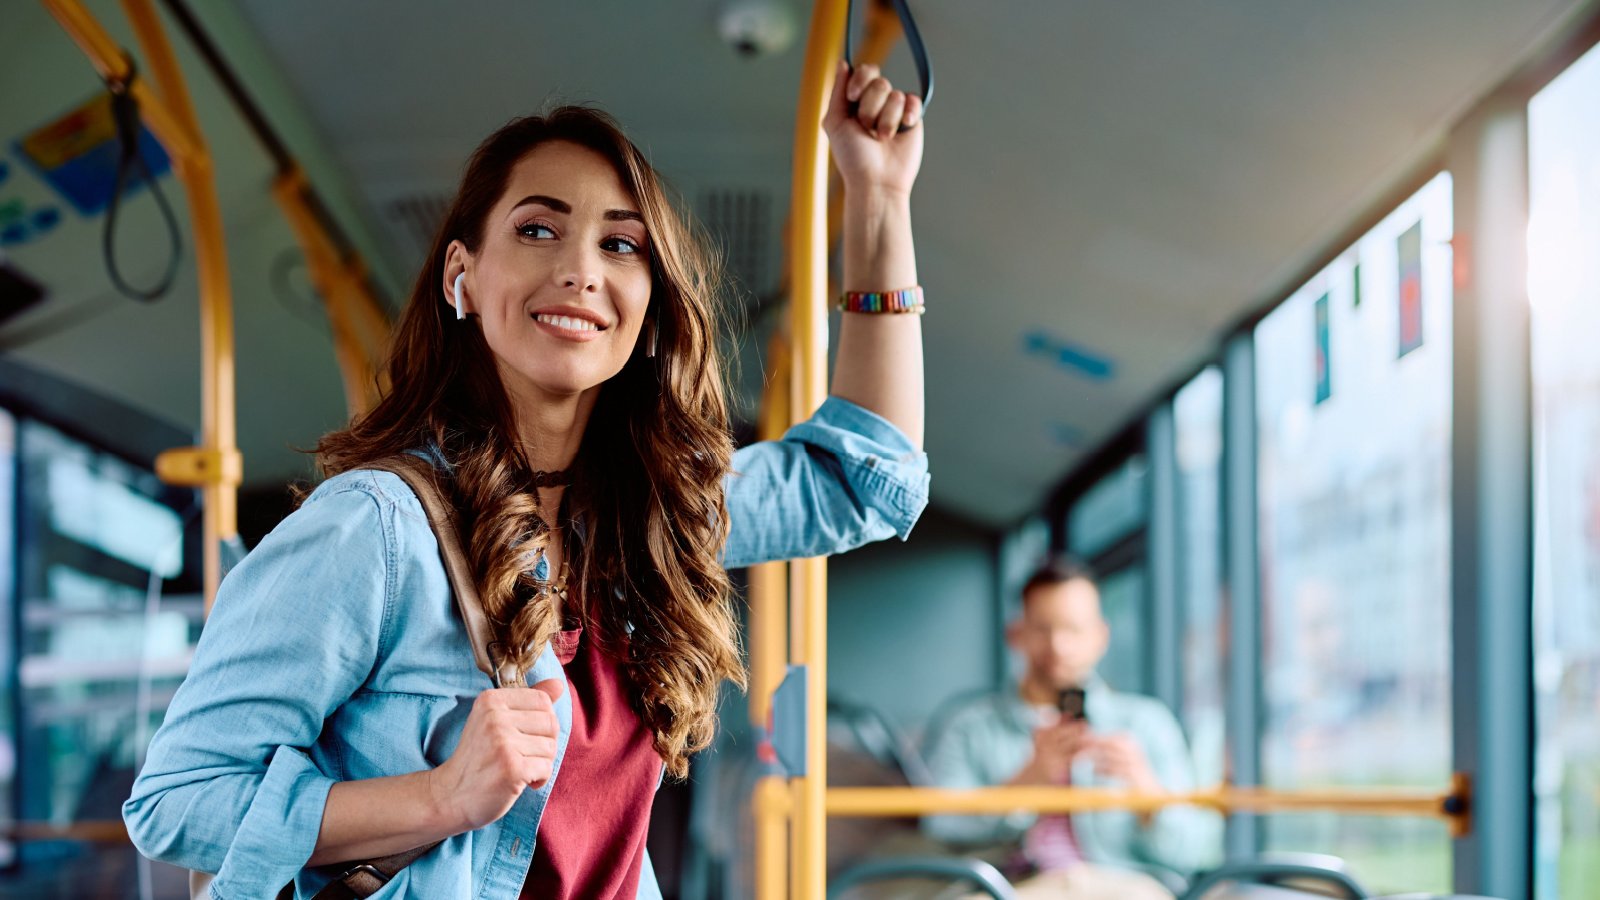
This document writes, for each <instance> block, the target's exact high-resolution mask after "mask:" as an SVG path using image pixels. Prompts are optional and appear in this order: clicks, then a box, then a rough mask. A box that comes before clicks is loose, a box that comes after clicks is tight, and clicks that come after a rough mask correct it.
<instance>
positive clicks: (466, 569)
mask: <svg viewBox="0 0 1600 900" xmlns="http://www.w3.org/2000/svg"><path fill="white" fill-rule="evenodd" d="M362 468H364V469H378V470H380V471H384V472H392V473H393V474H395V475H398V476H400V479H401V480H402V481H404V482H405V483H406V486H407V487H409V488H411V492H412V493H414V494H416V495H417V500H419V501H420V502H421V503H422V509H423V511H424V512H426V513H427V514H428V525H429V526H430V527H431V528H432V529H433V536H434V538H436V539H437V540H438V543H439V557H440V559H442V560H443V562H444V571H445V574H446V575H448V576H449V578H450V590H451V592H452V593H454V594H455V596H456V607H457V608H458V609H460V611H461V620H462V622H463V623H465V625H466V627H467V637H468V638H469V639H470V640H471V642H472V658H473V661H474V662H476V663H477V664H478V669H479V670H480V671H482V672H483V673H484V674H485V675H488V676H489V678H490V679H491V680H493V681H494V686H495V687H520V686H522V684H523V681H522V679H521V677H519V676H518V675H517V673H514V672H512V671H510V669H509V668H507V667H505V666H504V665H502V664H501V661H500V658H501V657H500V643H499V642H498V641H496V640H495V638H494V632H493V630H492V629H490V627H489V617H488V615H486V614H485V613H484V611H483V602H482V600H480V599H479V597H478V585H477V582H475V581H473V579H472V567H471V566H470V565H469V564H468V563H467V553H466V549H465V548H463V547H462V545H461V530H460V527H459V523H458V521H457V517H456V511H455V507H454V506H453V505H451V504H450V503H449V502H447V501H446V500H445V499H444V496H443V495H441V494H440V493H439V487H438V483H437V482H436V481H435V480H434V479H435V470H434V468H433V465H432V464H431V463H429V462H427V461H426V460H424V459H421V458H420V457H417V456H413V455H411V454H409V453H406V454H401V455H400V456H391V457H389V458H388V459H383V460H379V461H378V462H375V463H368V464H367V465H364V466H362Z"/></svg>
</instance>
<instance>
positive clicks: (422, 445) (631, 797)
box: [124, 66, 928, 900]
mask: <svg viewBox="0 0 1600 900" xmlns="http://www.w3.org/2000/svg"><path fill="white" fill-rule="evenodd" d="M840 75H841V76H845V75H846V73H845V71H844V70H843V69H841V71H840ZM837 82H838V83H837V84H836V87H835V90H834V95H833V98H832V100H831V101H830V108H829V113H828V117H827V120H826V122H825V123H824V124H825V127H826V128H827V129H828V132H829V135H830V139H831V141H832V145H833V149H834V153H835V157H836V159H837V160H838V162H839V166H840V170H841V173H842V174H843V176H844V181H845V186H846V197H847V201H846V208H847V210H848V213H847V221H846V224H845V229H844V232H845V248H844V250H845V253H844V257H845V259H844V261H845V287H846V288H847V289H848V290H849V291H850V292H852V293H847V294H846V296H845V298H844V301H842V305H843V306H844V307H845V308H846V310H847V311H848V312H849V313H850V314H849V315H846V316H845V323H844V325H843V327H842V328H841V332H840V349H839V361H838V364H837V366H836V370H835V378H834V385H833V393H834V395H835V396H834V397H833V398H831V399H830V400H828V401H827V402H826V403H825V404H824V405H823V407H822V408H821V409H820V410H819V411H818V412H817V414H816V415H815V416H813V417H812V418H811V419H810V420H809V421H807V422H805V423H802V424H801V425H798V426H796V427H795V428H794V429H792V430H791V431H790V432H789V434H788V435H786V436H785V437H784V438H783V439H782V440H780V441H774V442H768V443H758V444H755V445H752V446H750V447H746V448H744V449H743V450H740V451H739V452H738V453H735V452H734V450H733V445H732V441H731V438H730V435H729V426H728V413H727V406H726V402H725V400H724V388H723V380H722V365H721V361H720V359H719V358H718V353H717V346H718V341H717V335H716V325H717V315H716V304H717V301H718V293H719V292H718V286H719V281H718V272H717V268H716V266H715V265H714V263H713V255H712V254H711V253H710V252H709V251H708V250H707V248H706V246H705V244H704V243H703V242H702V240H701V239H700V238H699V236H698V234H697V232H696V230H695V228H694V227H693V226H692V225H691V224H690V223H689V222H688V221H687V220H686V219H684V218H683V217H681V216H680V215H679V214H678V213H677V212H676V211H675V210H674V209H673V208H672V206H671V204H670V203H669V202H668V200H667V197H666V194H665V192H664V191H663V189H662V187H661V184H660V181H659V179H658V177H657V175H656V173H655V171H654V170H653V169H652V168H651V166H650V164H649V163H648V162H647V161H646V160H645V158H644V157H643V155H642V154H641V153H640V152H639V151H638V149H637V148H636V147H635V146H634V145H633V144H632V143H631V142H630V141H629V140H628V139H627V138H626V137H625V136H624V135H623V134H622V132H621V130H620V129H619V128H618V127H617V126H616V124H615V123H614V122H612V121H611V120H610V119H609V118H608V117H606V116H605V115H604V114H602V113H599V112H596V111H594V110H590V109H584V108H578V107H563V108H560V109H556V110H554V111H553V112H551V113H550V114H548V115H546V116H541V117H530V118H523V119H517V120H514V121H512V122H510V123H508V124H507V125H506V126H504V127H503V128H501V129H500V130H498V131H496V132H495V133H494V134H492V135H490V137H489V138H488V139H487V140H485V141H484V143H483V144H482V145H481V146H480V147H479V148H478V150H477V152H476V153H475V154H474V155H473V157H472V159H471V161H470V162H469V164H468V166H467V169H466V173H465V175H464V177H463V179H462V183H461V188H460V190H459V192H458V194H457V196H456V199H455V202H454V203H453V204H452V205H451V207H450V209H449V212H448V214H447V215H446V217H445V219H444V222H443V224H442V225H441V227H440V229H439V232H438V233H437V235H436V236H435V238H434V241H433V246H432V249H431V251H430V252H429V254H428V258H427V259H426V260H425V261H424V263H423V266H422V270H421V272H420V274H419V276H418V278H417V281H416V284H415V287H414V288H413V290H412V294H411V299H410V301H409V303H408V304H407V306H406V308H405V311H404V313H403V314H402V317H401V320H400V322H399V324H398V327H397V329H396V333H395V339H394V347H393V350H392V353H391V356H390V359H389V362H388V365H387V371H386V377H387V385H388V387H387V391H386V393H385V396H384V397H383V398H382V400H381V401H380V402H379V403H378V404H377V405H376V406H375V407H374V408H373V409H372V410H371V412H369V413H367V414H366V415H364V416H362V417H360V418H358V419H357V420H356V421H354V422H352V423H351V424H350V425H349V427H347V428H345V429H343V430H341V431H337V432H334V433H332V434H329V435H327V436H326V437H324V438H323V439H322V441H321V442H320V443H319V444H318V447H317V452H318V461H319V463H320V465H321V466H322V468H323V470H324V472H325V474H327V475H329V476H330V477H329V479H328V480H327V481H326V482H324V483H323V484H322V485H321V486H320V487H318V488H317V490H316V491H315V492H313V493H312V494H311V496H310V497H309V498H308V499H307V500H306V502H305V503H304V504H303V505H302V507H301V508H300V509H299V510H298V511H297V512H295V513H294V514H293V515H291V516H290V517H289V518H288V519H287V520H285V521H284V523H283V524H282V525H281V526H279V528H278V529H277V530H276V531H274V532H273V533H272V534H271V535H269V536H268V537H267V539H266V540H265V541H263V542H262V544H261V545H260V547H258V548H257V549H256V550H255V551H254V552H253V553H252V554H251V555H250V557H249V558H248V559H247V560H246V561H245V562H244V563H243V564H242V565H241V566H239V567H238V568H237V569H236V570H235V571H234V573H233V574H232V575H230V577H229V578H228V579H227V581H226V582H225V583H224V584H223V586H222V590H221V591H220V593H219V596H218V600H217V604H216V607H215V611H214V612H213V614H212V617H211V619H210V621H209V622H208V624H207V627H206V632H205V633H206V635H207V641H206V642H205V643H204V644H203V645H202V646H201V647H200V648H199V650H198V651H197V653H196V656H195V660H194V665H193V668H192V669H191V672H190V677H189V679H188V680H187V681H186V682H185V684H184V686H183V688H182V689H181V690H180V691H179V692H178V694H177V696H176V697H175V699H174V701H173V704H172V707H171V711H170V712H169V713H168V716H167V718H166V721H165V723H164V725H163V726H162V729H161V731H160V732H159V733H158V734H157V735H156V737H155V739H154V740H153V741H152V743H151V747H150V752H149V757H148V762H147V764H146V766H145V768H144V770H143V771H142V772H141V774H140V776H139V779H138V781H137V783H136V784H135V787H134V791H133V797H132V799H130V800H129V801H128V803H127V805H126V807H125V809H124V813H125V817H126V819H127V821H128V825H129V832H130V834H131V835H132V836H133V838H134V840H135V842H136V843H137V844H138V846H139V848H140V849H141V850H142V851H143V852H145V853H146V854H147V855H149V856H152V857H154V858H157V859H163V860H167V861H170V862H174V863H177V864H180V865H183V866H186V867H189V868H191V869H195V870H200V871H205V872H215V873H219V874H218V877H217V879H216V881H215V883H214V891H215V895H217V896H222V895H226V896H268V895H271V894H273V893H275V892H277V891H278V890H279V888H280V887H282V886H283V885H284V883H285V882H289V881H291V880H292V881H293V884H292V885H291V888H292V889H293V891H292V892H298V894H300V895H304V896H310V895H311V894H313V893H317V892H318V891H320V890H322V889H324V888H325V887H326V886H328V885H329V884H330V883H331V882H333V881H334V880H339V881H343V880H344V879H345V878H346V877H347V876H350V877H353V878H354V877H358V875H357V873H359V872H360V871H361V870H362V869H363V866H361V865H357V866H355V867H352V865H351V862H350V861H352V860H358V861H359V860H373V864H374V865H375V866H376V867H377V870H378V871H382V872H385V873H387V874H389V875H392V876H393V878H392V880H389V888H395V887H396V884H397V883H398V885H399V886H398V888H397V890H396V894H395V895H396V896H402V895H403V896H418V897H447V896H448V897H457V896H469V895H470V896H475V897H499V898H513V897H518V896H524V897H528V896H537V897H540V898H541V900H543V898H552V897H554V898H576V897H584V898H593V897H602V898H630V897H643V898H654V897H659V896H660V892H659V889H658V888H657V886H656V883H655V878H654V875H653V874H652V872H651V867H650V864H649V859H648V854H647V853H646V852H645V836H646V833H647V830H648V825H649V821H650V811H651V805H652V801H653V797H654V794H655V789H656V786H657V785H658V784H659V782H660V780H661V779H662V777H663V775H665V774H670V775H673V776H675V777H683V776H685V775H686V774H687V771H688V761H689V757H690V756H691V755H692V754H693V753H695V752H696V751H698V750H701V749H703V748H705V747H706V746H707V745H708V744H709V743H710V741H711V738H712V736H713V734H714V732H715V728H716V720H715V711H716V702H717V697H718V692H719V689H720V687H721V685H722V683H723V682H725V681H733V682H735V683H739V684H742V683H743V681H744V668H743V663H742V660H741V657H740V650H739V646H738V638H737V623H736V618H735V616H734V611H733V607H732V592H731V590H730V584H729V579H728V575H727V573H726V571H725V568H724V567H725V566H739V565H746V564H749V563H753V562H759V561H764V560H769V559H784V558H791V557H800V556H817V555H823V554H829V553H837V552H841V551H844V550H848V549H851V548H853V547H856V546H858V545H860V544H863V543H866V542H868V541H874V540H880V539H882V538H886V537H889V536H891V535H899V536H900V537H902V538H904V537H905V536H906V535H907V534H909V532H910V529H911V526H912V524H913V523H914V522H915V521H916V519H917V517H918V515H919V514H920V512H921V510H922V508H923V506H924V505H925V504H926V502H927V481H928V476H927V461H926V457H925V456H924V455H923V454H922V452H921V450H920V443H921V435H922V356H921V330H920V324H919V318H920V317H919V316H917V315H894V314H893V312H921V309H922V305H921V291H920V289H916V288H914V287H913V286H914V285H915V282H916V264H915V259H914V255H913V251H912V245H911V232H910V206H909V203H910V191H911V184H912V181H913V180H914V179H915V177H916V171H917V167H918V163H919V161H920V157H921V151H922V144H921V140H922V138H921V134H922V130H921V129H920V128H916V127H914V126H915V125H916V124H917V122H918V104H917V102H916V101H915V99H914V98H911V99H908V98H907V97H906V96H905V95H904V94H902V93H901V92H899V91H895V90H893V89H892V88H891V87H890V85H889V84H888V82H887V81H885V80H884V79H882V78H881V77H879V76H878V74H877V71H876V70H875V69H874V68H873V67H871V66H861V67H859V68H858V69H857V70H856V71H855V73H854V75H853V76H849V77H840V78H838V79H837ZM850 102H858V104H859V106H858V109H857V110H856V111H855V112H854V113H849V112H847V111H846V110H847V107H848V104H849V103H850ZM901 125H909V126H913V127H911V128H910V129H909V130H907V131H904V132H899V131H897V128H898V127H899V126H901ZM889 291H898V292H900V293H901V294H902V295H903V299H904V302H902V303H899V304H897V305H896V306H895V307H894V309H893V311H890V312H889V313H888V314H872V311H873V310H872V309H869V306H870V305H868V304H863V303H861V302H859V301H860V298H861V297H863V296H868V295H870V294H873V293H884V292H889ZM405 454H411V455H413V456H417V457H421V458H423V459H425V460H427V461H429V462H431V463H432V465H431V466H430V467H429V469H430V470H431V474H432V478H433V480H434V482H435V486H436V487H437V488H438V490H439V493H440V494H441V495H443V496H444V497H446V498H449V501H450V502H451V504H452V505H453V506H454V507H455V512H456V514H457V515H456V518H457V520H458V522H459V525H460V536H461V539H462V544H463V545H464V547H465V551H466V556H467V558H468V560H469V563H470V569H471V577H472V579H473V581H474V582H475V584H476V588H477V593H478V594H479V597H480V599H481V603H482V606H483V609H484V612H485V613H486V614H487V618H488V620H489V623H490V627H491V629H492V631H493V639H494V640H493V643H491V644H490V646H489V654H490V657H491V659H492V660H493V662H494V664H495V665H496V666H498V667H499V669H500V671H501V672H507V671H509V672H512V673H515V674H514V676H513V677H511V678H509V679H504V678H503V679H502V683H508V684H511V685H514V687H494V686H491V684H490V683H489V681H488V679H487V677H486V676H485V675H484V674H483V673H481V672H479V671H476V670H475V669H474V668H473V666H472V662H471V661H472V659H473V652H472V648H471V646H470V644H469V642H468V640H467V635H466V633H465V629H464V628H463V625H462V622H461V620H460V619H459V618H457V617H456V616H455V615H454V609H455V607H454V604H453V602H452V598H451V590H450V587H449V582H448V580H447V579H446V577H445V572H444V567H443V565H442V564H441V561H440V549H439V546H440V545H439V544H438V543H436V542H435V539H434V535H433V533H432V532H431V531H430V530H429V527H428V523H427V518H426V517H425V516H424V515H423V514H422V508H421V507H420V506H419V504H418V500H417V497H416V496H415V495H413V494H412V492H411V491H410V489H409V488H408V487H407V486H406V484H405V483H404V482H403V481H402V480H401V479H400V478H399V477H398V476H396V475H394V474H392V473H390V472H387V471H379V470H381V469H385V468H388V467H389V466H388V464H387V463H386V461H389V460H393V459H394V458H396V457H399V456H403V455H405ZM529 686H531V687H533V688H535V689H533V690H529V689H528V687H529ZM558 777H559V781H560V784H561V789H560V791H556V790H555V785H556V783H557V780H558ZM197 810H203V811H204V812H203V813H200V814H197V813H196V811H197ZM415 848H424V849H423V853H422V855H421V857H420V858H416V859H415V860H414V861H413V859H408V858H405V857H404V856H402V855H403V854H407V853H408V851H412V850H414V849H415ZM376 857H384V858H383V859H374V858H376ZM308 866H309V867H308ZM336 887H337V886H336ZM284 890H285V892H286V893H288V892H291V890H290V889H289V888H285V889H284ZM387 890H388V888H386V891H387ZM386 895H387V894H386ZM362 896H365V894H363V895H362Z"/></svg>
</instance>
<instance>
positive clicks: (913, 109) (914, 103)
mask: <svg viewBox="0 0 1600 900" xmlns="http://www.w3.org/2000/svg"><path fill="white" fill-rule="evenodd" d="M903 121H904V122H905V126H906V127H907V128H915V127H917V123H918V122H920V121H922V98H921V97H918V96H917V95H916V94H907V95H906V115H905V119H904V120H903Z"/></svg>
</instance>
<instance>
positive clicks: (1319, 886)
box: [1184, 855, 1371, 900]
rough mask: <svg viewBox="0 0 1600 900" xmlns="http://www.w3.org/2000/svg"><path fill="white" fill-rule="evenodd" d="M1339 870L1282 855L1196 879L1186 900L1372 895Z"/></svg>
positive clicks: (1358, 899)
mask: <svg viewBox="0 0 1600 900" xmlns="http://www.w3.org/2000/svg"><path fill="white" fill-rule="evenodd" d="M1337 862H1338V864H1339V865H1338V867H1333V866H1322V865H1306V864H1304V863H1302V862H1291V861H1285V860H1283V859H1282V856H1281V855H1280V856H1279V858H1278V859H1276V860H1274V859H1273V858H1271V857H1268V858H1263V859H1253V860H1248V861H1240V862H1229V863H1223V864H1222V865H1221V866H1219V867H1217V868H1215V869H1213V870H1211V871H1210V872H1207V873H1205V874H1204V875H1199V876H1196V877H1195V879H1194V881H1193V883H1192V884H1191V886H1190V888H1189V892H1188V893H1187V894H1185V895H1184V900H1245V898H1249V900H1268V898H1272V900H1280V898H1281V900H1290V898H1301V900H1304V898H1307V897H1337V898H1341V900H1366V898H1368V897H1370V896H1371V894H1369V893H1367V890H1366V889H1365V888H1363V887H1362V886H1361V884H1360V883H1359V882H1357V881H1356V880H1355V878H1353V877H1351V875H1350V874H1349V873H1348V872H1344V871H1340V869H1341V868H1343V867H1344V866H1343V860H1337Z"/></svg>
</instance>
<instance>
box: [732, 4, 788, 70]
mask: <svg viewBox="0 0 1600 900" xmlns="http://www.w3.org/2000/svg"><path fill="white" fill-rule="evenodd" d="M798 27H799V23H798V21H797V20H796V18H795V14H794V7H793V6H790V5H789V0H723V3H722V5H721V6H719V7H718V8H717V33H718V34H720V35H722V39H723V40H724V41H727V42H728V45H729V46H731V47H732V48H733V49H734V50H736V51H738V53H739V55H740V56H743V57H745V58H747V59H753V58H755V57H757V56H776V55H777V54H779V53H782V52H783V51H785V50H787V49H789V48H790V47H791V46H793V45H794V39H795V34H796V32H797V31H798Z"/></svg>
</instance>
